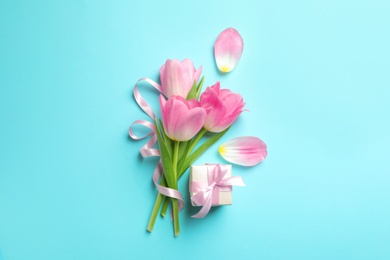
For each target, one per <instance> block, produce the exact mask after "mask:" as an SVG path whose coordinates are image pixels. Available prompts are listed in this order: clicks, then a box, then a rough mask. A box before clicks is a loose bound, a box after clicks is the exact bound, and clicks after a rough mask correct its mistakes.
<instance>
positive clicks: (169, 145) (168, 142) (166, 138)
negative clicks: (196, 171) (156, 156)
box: [159, 120, 172, 158]
mask: <svg viewBox="0 0 390 260" xmlns="http://www.w3.org/2000/svg"><path fill="white" fill-rule="evenodd" d="M159 123H160V129H161V132H162V136H163V139H164V143H165V146H166V148H167V150H168V153H169V156H170V157H171V158H172V140H171V139H170V138H169V136H167V133H166V132H165V128H164V125H163V123H162V121H161V120H159Z"/></svg>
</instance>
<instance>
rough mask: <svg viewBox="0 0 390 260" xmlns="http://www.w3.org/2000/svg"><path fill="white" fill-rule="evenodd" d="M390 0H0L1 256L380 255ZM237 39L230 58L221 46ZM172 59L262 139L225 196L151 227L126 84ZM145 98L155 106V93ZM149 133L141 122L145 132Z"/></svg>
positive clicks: (388, 232) (147, 163)
mask: <svg viewBox="0 0 390 260" xmlns="http://www.w3.org/2000/svg"><path fill="white" fill-rule="evenodd" d="M389 13H390V2H389V1H386V0H383V1H380V0H372V1H363V0H361V1H359V0H357V1H347V0H327V1H325V0H320V1H308V0H307V1H304V0H298V1H254V0H253V1H232V0H225V1H92V0H91V1H46V0H43V1H27V0H26V1H5V0H0V259H4V260H8V259H12V260H13V259H134V257H137V258H139V259H157V258H171V259H222V258H223V257H224V258H226V259H389V257H390V247H389V244H390V221H389V219H390V207H389V201H390V188H389V186H390V167H389V158H388V157H389V147H390V135H389V133H390V122H389V113H390V78H389V68H390V48H389V46H390V36H389V27H390V16H389ZM227 27H234V28H236V29H237V30H239V32H240V33H241V35H242V37H243V39H244V42H245V47H244V53H243V55H242V58H241V60H240V62H239V64H238V66H237V67H236V69H235V70H234V71H233V72H231V73H230V74H227V75H221V74H219V73H218V71H217V68H216V66H215V62H214V57H213V49H212V48H213V43H214V41H215V39H216V37H217V35H218V34H219V33H220V32H221V31H222V30H223V29H225V28H227ZM168 58H176V59H184V58H190V59H192V60H193V62H194V64H195V66H196V67H199V66H203V75H205V84H206V85H212V84H214V82H215V81H217V80H219V81H221V85H222V86H223V87H225V88H230V89H231V90H233V91H234V92H239V93H240V94H241V95H242V96H243V97H244V99H245V101H246V108H247V109H248V110H249V112H245V113H243V114H242V116H241V117H240V118H239V120H238V121H237V122H236V124H235V125H234V126H233V127H232V129H231V131H230V132H229V133H228V134H227V135H226V136H224V137H223V139H222V140H221V141H220V142H218V144H217V145H216V146H214V147H213V148H211V149H210V150H208V151H207V153H206V154H204V155H203V156H202V157H201V158H199V160H198V161H197V164H203V163H206V162H207V163H211V162H215V163H225V161H223V159H222V158H221V157H220V156H219V155H218V153H217V147H218V145H219V144H221V143H222V142H224V141H227V140H229V139H231V138H233V137H237V136H242V135H254V136H258V137H260V138H261V139H262V140H264V141H265V142H266V143H267V145H268V149H269V155H268V158H267V159H266V160H265V161H264V162H263V163H261V164H260V165H257V166H255V167H251V168H244V167H239V166H234V167H233V174H234V175H240V176H242V178H243V179H244V181H245V182H246V184H247V186H246V187H244V188H243V187H236V188H235V189H234V193H233V205H232V206H228V207H219V208H213V209H212V211H211V212H210V214H209V215H207V217H206V218H204V219H193V218H191V217H190V216H191V215H192V214H194V213H195V212H196V210H197V209H196V208H192V207H190V205H189V204H190V203H189V201H188V200H189V199H188V194H187V181H188V175H186V176H185V177H183V179H182V180H181V181H180V189H181V190H182V191H183V195H185V199H186V203H187V204H186V205H187V206H188V207H186V208H185V209H184V210H183V211H182V212H181V213H180V223H181V234H180V236H179V237H177V238H174V237H173V230H172V223H171V222H170V220H169V218H166V219H163V218H158V219H157V222H156V225H155V230H154V231H153V233H151V234H150V233H148V232H146V225H147V221H148V218H149V214H150V212H151V209H152V206H153V202H154V198H155V195H156V191H155V188H154V186H153V184H152V180H151V176H152V172H153V169H154V167H155V165H156V163H157V159H156V158H153V159H150V158H149V159H142V157H141V156H140V155H139V148H140V147H141V146H142V145H143V144H144V143H145V141H139V142H136V141H133V140H130V139H129V138H128V134H127V130H128V127H129V126H130V124H131V123H132V122H133V121H134V120H136V119H147V116H146V115H145V114H144V113H143V112H142V111H141V110H140V109H139V108H138V107H137V105H136V103H135V101H134V99H133V97H132V93H133V86H134V84H135V82H136V81H137V80H138V79H139V78H141V77H149V78H151V79H153V80H156V81H158V73H159V68H160V66H161V65H162V64H163V63H164V62H165V60H166V59H168ZM141 92H142V94H143V95H144V96H145V97H146V98H147V100H148V101H149V102H150V103H152V104H153V106H154V107H156V108H157V93H156V92H154V91H152V90H151V88H149V87H147V86H146V85H143V86H142V88H141ZM139 131H141V132H142V130H140V129H139Z"/></svg>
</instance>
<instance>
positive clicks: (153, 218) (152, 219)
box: [146, 192, 164, 232]
mask: <svg viewBox="0 0 390 260" xmlns="http://www.w3.org/2000/svg"><path fill="white" fill-rule="evenodd" d="M163 197H164V195H162V194H161V193H160V192H159V193H158V194H157V197H156V201H155V202H154V206H153V211H152V214H151V215H150V219H149V223H148V227H147V228H146V230H147V231H149V232H152V230H153V227H154V223H155V222H156V218H157V214H158V210H159V209H160V206H161V202H162V199H163Z"/></svg>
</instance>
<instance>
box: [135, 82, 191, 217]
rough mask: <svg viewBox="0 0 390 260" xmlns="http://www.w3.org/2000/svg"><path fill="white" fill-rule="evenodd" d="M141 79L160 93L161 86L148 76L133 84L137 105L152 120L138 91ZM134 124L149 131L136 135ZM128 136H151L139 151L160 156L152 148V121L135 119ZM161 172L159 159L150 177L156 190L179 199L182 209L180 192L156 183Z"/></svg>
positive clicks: (155, 139)
mask: <svg viewBox="0 0 390 260" xmlns="http://www.w3.org/2000/svg"><path fill="white" fill-rule="evenodd" d="M142 81H145V82H147V83H149V84H150V85H151V86H153V87H154V88H155V89H156V90H157V91H159V92H160V93H162V88H161V86H160V85H159V84H158V83H156V82H154V81H153V80H151V79H149V78H141V79H139V80H138V81H137V82H136V83H135V86H134V99H135V101H136V102H137V104H138V106H139V107H140V108H141V109H142V110H143V111H144V112H145V113H146V114H147V115H148V116H149V117H150V118H151V119H152V120H155V119H156V115H155V114H154V112H153V109H152V108H151V107H150V106H149V104H148V103H147V102H146V101H145V99H144V98H143V97H142V96H141V94H140V93H139V90H138V87H137V85H138V83H139V82H142ZM136 125H140V126H144V127H146V128H149V129H150V132H149V133H147V134H146V135H144V136H138V135H136V134H135V133H134V130H133V127H134V126H136ZM129 136H130V137H131V138H133V139H134V140H142V139H144V138H147V137H149V136H151V138H150V139H149V141H148V142H147V143H146V144H145V145H143V146H142V147H141V149H140V153H141V155H142V157H144V158H147V157H151V156H160V151H159V150H158V149H155V148H153V147H154V145H155V144H156V142H157V134H156V127H155V125H154V123H152V122H149V121H147V120H136V121H134V122H133V123H132V124H131V126H130V127H129ZM162 172H163V168H162V164H161V160H160V161H159V163H158V164H157V166H156V168H155V170H154V173H153V177H152V179H153V182H154V184H155V185H156V188H157V190H158V191H159V192H160V193H161V194H162V195H164V196H167V197H170V198H174V199H177V200H178V201H179V211H180V210H182V208H183V206H184V200H183V197H182V196H181V193H180V192H179V191H178V190H175V189H171V188H168V187H164V186H161V185H160V184H158V181H159V179H160V178H161V175H162Z"/></svg>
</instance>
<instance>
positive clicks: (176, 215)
mask: <svg viewBox="0 0 390 260" xmlns="http://www.w3.org/2000/svg"><path fill="white" fill-rule="evenodd" d="M179 146H180V142H179V141H175V142H174V145H173V163H172V166H173V175H174V182H175V184H174V185H175V187H173V188H174V189H177V188H178V183H177V181H178V174H177V168H178V167H177V158H178V155H179ZM172 210H173V228H174V232H175V237H177V236H178V235H179V234H180V226H179V205H178V201H177V199H172Z"/></svg>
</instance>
